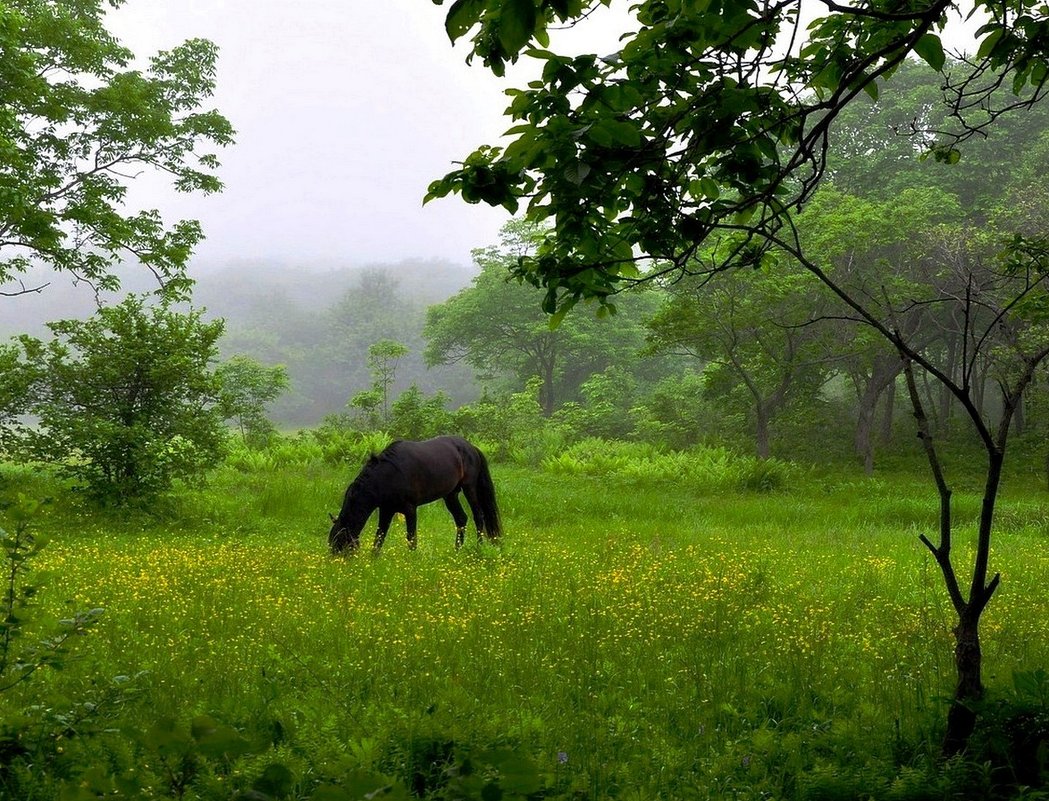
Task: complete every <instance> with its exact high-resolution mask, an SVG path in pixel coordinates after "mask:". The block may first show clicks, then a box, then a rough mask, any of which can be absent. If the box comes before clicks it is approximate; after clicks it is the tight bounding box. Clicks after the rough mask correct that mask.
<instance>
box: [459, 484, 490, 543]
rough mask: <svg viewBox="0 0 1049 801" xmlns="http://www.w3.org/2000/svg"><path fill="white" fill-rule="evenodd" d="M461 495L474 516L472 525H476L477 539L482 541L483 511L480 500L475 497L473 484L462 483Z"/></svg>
mask: <svg viewBox="0 0 1049 801" xmlns="http://www.w3.org/2000/svg"><path fill="white" fill-rule="evenodd" d="M463 495H465V496H466V502H467V503H468V504H469V505H470V512H471V513H472V514H473V516H474V525H475V526H477V541H478V542H483V541H484V525H485V523H484V512H482V511H481V501H480V499H479V498H478V497H477V488H476V487H474V485H473V484H469V483H467V484H463Z"/></svg>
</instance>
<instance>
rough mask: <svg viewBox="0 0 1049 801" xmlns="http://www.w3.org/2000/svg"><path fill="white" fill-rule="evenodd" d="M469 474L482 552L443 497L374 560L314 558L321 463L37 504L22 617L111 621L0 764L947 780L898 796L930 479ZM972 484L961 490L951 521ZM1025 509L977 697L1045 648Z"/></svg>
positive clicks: (1015, 500)
mask: <svg viewBox="0 0 1049 801" xmlns="http://www.w3.org/2000/svg"><path fill="white" fill-rule="evenodd" d="M494 476H495V481H496V485H497V489H498V492H499V500H500V505H501V509H502V514H503V518H504V528H505V531H506V534H505V538H504V541H503V542H502V544H501V545H499V546H493V545H490V544H483V545H479V544H476V543H474V542H472V540H471V539H469V538H468V541H467V547H465V548H464V549H463V550H462V551H460V552H456V551H455V550H454V547H453V545H454V527H453V525H452V522H451V520H450V518H449V517H448V515H447V512H446V511H445V509H444V507H443V505H442V504H436V505H432V506H429V507H425V508H424V509H421V510H420V519H419V549H418V550H417V551H415V552H409V551H408V549H407V547H406V545H405V542H404V536H403V523H402V522H400V521H398V522H396V523H395V524H394V528H393V529H392V530H391V532H390V536H389V538H388V539H387V543H386V548H385V549H384V551H383V553H382V555H381V556H379V557H377V558H376V557H373V556H371V555H370V554H368V553H362V554H358V555H356V556H354V557H350V558H332V557H330V556H329V555H328V553H327V547H326V534H327V528H328V524H327V520H328V518H327V513H328V512H335V511H337V507H338V504H339V501H340V497H341V491H342V489H343V487H344V486H345V483H346V482H347V481H348V479H349V478H350V477H351V476H350V475H349V473H348V471H347V470H346V469H345V468H344V467H333V466H328V465H325V464H313V465H310V466H308V467H305V468H304V467H301V466H294V465H292V466H286V467H279V466H271V467H269V468H267V469H260V470H255V471H245V470H243V469H241V470H238V469H234V468H232V467H227V468H224V469H223V470H220V471H219V472H218V474H217V475H216V476H215V477H214V479H213V481H212V482H211V484H210V485H209V486H208V488H206V489H187V490H185V491H184V492H182V493H181V494H179V495H178V496H177V497H176V498H174V499H168V500H165V501H163V502H162V504H161V505H160V506H159V507H155V508H154V509H152V510H149V511H139V512H135V513H132V514H128V513H126V512H123V513H119V514H118V513H115V512H110V513H106V512H88V511H86V510H85V509H81V508H79V507H78V506H77V503H78V502H77V501H76V500H71V499H70V497H69V496H68V495H62V494H60V495H56V500H55V502H53V503H51V504H50V505H48V506H46V507H45V509H44V510H43V511H42V512H41V513H40V516H39V519H38V520H37V522H36V526H37V527H38V528H39V529H40V530H41V531H42V532H46V533H49V534H51V535H53V536H54V540H53V542H52V543H51V544H50V545H49V546H48V547H47V548H46V549H45V550H44V551H42V552H41V554H40V555H39V556H38V557H37V558H36V564H35V568H36V569H37V570H38V571H41V572H42V573H43V576H44V577H43V578H42V579H41V580H39V581H38V582H37V583H38V584H39V585H40V587H41V591H40V599H39V601H38V609H37V616H38V617H40V618H48V617H51V618H58V617H61V616H63V615H64V614H67V609H68V608H69V607H75V608H96V607H98V608H103V609H104V610H105V612H104V614H103V615H102V617H101V619H100V622H99V623H98V624H97V625H96V626H95V627H94V629H93V631H92V633H91V634H90V636H88V637H86V638H84V639H83V640H82V641H81V642H80V643H78V647H77V649H76V655H77V658H76V659H75V660H74V661H72V662H71V663H70V664H68V665H67V666H66V668H65V669H64V670H63V671H61V672H59V671H42V674H41V675H40V676H38V677H36V678H34V680H33V681H32V682H26V683H24V684H23V685H21V686H20V687H18V688H16V690H15V691H14V692H11V693H6V694H5V695H4V696H3V699H2V702H3V703H5V704H12V705H14V706H18V705H19V704H25V703H26V702H27V700H29V699H30V697H31V695H32V694H35V695H37V696H39V695H41V694H42V693H44V694H45V696H46V698H47V699H48V700H47V701H46V702H45V703H46V704H48V705H49V706H48V708H49V709H52V710H54V713H55V714H58V713H59V712H61V713H62V714H69V715H71V716H72V717H71V722H70V724H69V726H68V729H67V730H66V731H65V732H64V733H62V734H60V735H59V739H60V740H61V742H59V743H58V744H57V747H56V749H55V754H56V755H57V756H55V757H54V764H53V765H51V767H50V768H49V771H50V772H48V773H47V778H46V779H45V778H44V777H43V773H41V774H40V775H38V776H37V777H36V778H35V782H36V783H35V784H34V780H33V777H32V776H30V777H28V778H27V777H26V776H22V777H21V779H20V780H19V781H20V783H19V786H20V787H22V788H25V787H32V788H35V792H38V793H39V797H40V798H47V797H54V795H56V794H57V795H60V797H62V798H99V797H155V798H168V797H171V798H201V799H205V798H208V799H210V798H234V797H241V798H285V797H286V798H304V799H305V798H317V799H335V798H366V797H368V798H371V797H389V798H396V797H409V795H410V794H414V795H415V796H418V797H433V798H474V797H476V798H482V797H483V798H486V799H489V798H526V797H527V798H539V797H546V798H577V799H604V798H625V799H656V798H664V799H679V798H680V799H691V798H696V799H700V798H712V799H713V798H740V799H744V798H747V799H749V798H754V799H757V798H812V799H815V798H861V797H866V798H898V799H904V798H928V797H940V796H936V795H921V794H920V792H925V791H926V790H927V789H928V787H929V783H930V781H933V779H931V778H930V777H929V775H927V773H926V772H925V769H924V768H923V767H921V766H922V765H924V764H925V763H924V762H923V761H922V756H923V755H925V754H927V753H929V751H930V749H933V748H935V744H936V741H937V737H938V733H939V729H940V727H941V725H942V720H943V717H944V711H945V707H944V702H943V697H944V696H946V695H948V694H949V693H950V691H951V689H952V680H953V666H952V662H951V649H952V637H951V634H950V625H951V621H952V615H953V612H952V610H951V609H950V607H949V604H948V602H947V600H946V597H945V592H944V591H943V588H942V581H941V578H940V575H939V573H938V570H937V568H936V566H935V564H934V563H933V561H932V559H931V557H930V556H929V554H928V553H927V552H926V551H925V549H924V548H923V547H922V546H921V545H920V544H919V542H918V534H919V533H922V532H930V531H931V530H932V529H933V527H934V526H935V523H936V505H935V497H934V493H933V490H932V487H931V485H930V484H929V482H928V481H927V480H925V477H924V475H923V474H921V473H920V472H918V471H917V470H915V471H914V472H908V471H901V472H898V473H895V474H888V475H885V476H882V477H879V478H874V479H865V478H861V477H858V476H857V477H854V478H851V479H847V478H841V477H839V478H837V479H835V480H833V481H831V480H829V479H827V478H825V477H820V476H817V475H815V474H812V475H809V474H802V473H800V472H799V475H798V476H797V477H796V479H795V480H793V481H791V482H790V483H789V485H788V486H784V487H782V488H781V489H778V490H775V491H771V492H755V491H745V490H739V489H730V488H724V487H722V488H719V489H717V490H716V491H706V490H704V488H703V487H702V486H699V485H697V484H695V483H684V484H677V483H675V482H669V481H666V480H658V481H655V480H647V479H645V478H643V477H642V478H637V477H623V476H620V475H613V474H606V475H603V476H600V475H587V474H579V473H578V472H576V473H572V474H568V475H566V474H565V473H564V472H559V471H557V470H554V469H551V467H550V466H549V465H548V466H547V467H546V468H544V467H541V466H537V467H534V468H527V467H522V466H512V467H511V466H503V465H495V466H494ZM978 503H979V496H978V494H977V493H975V492H972V493H966V492H964V491H959V492H958V494H957V512H956V513H957V515H958V516H959V518H960V519H962V520H967V519H970V518H975V515H976V512H977V507H978ZM1047 531H1049V495H1047V493H1046V492H1045V491H1044V489H1042V488H1040V487H1039V486H1038V485H1037V483H1036V482H1035V480H1034V478H1031V479H1029V480H1028V479H1025V478H1023V477H1022V476H1021V477H1019V478H1018V479H1017V480H1015V481H1013V482H1012V483H1011V484H1010V486H1009V487H1008V488H1007V490H1006V493H1005V498H1004V500H1003V504H1002V511H1001V515H1000V528H999V533H998V535H997V543H996V549H995V552H994V557H993V558H994V564H993V567H992V569H994V570H999V571H1001V573H1002V586H1001V589H1000V591H999V594H998V595H997V596H996V598H995V599H994V601H993V602H992V605H991V607H990V608H989V610H988V612H987V614H986V618H985V624H984V654H985V665H986V671H987V675H986V676H985V681H986V682H987V684H988V685H989V687H990V688H991V689H992V691H993V690H999V691H1001V692H1003V693H1004V692H1009V691H1010V688H1011V687H1012V686H1013V675H1014V673H1016V672H1019V673H1020V674H1030V672H1032V671H1035V670H1036V669H1037V668H1039V667H1044V666H1047V665H1049V638H1047V634H1049V593H1047V592H1046V591H1045V587H1046V586H1049V549H1047V548H1046V545H1047V540H1046V537H1047ZM366 534H367V531H366ZM965 539H966V538H965V537H964V536H963V537H959V542H958V548H959V550H964V548H965V547H966V543H965ZM45 691H46V692H45ZM62 710H66V711H62ZM69 710H80V711H79V712H76V711H69ZM201 732H204V733H203V734H202V733H201ZM209 737H210V738H211V739H210V740H209ZM216 738H217V739H216ZM209 742H210V743H211V745H210V746H209V745H208V743H209ZM216 743H218V745H215V744H216ZM76 763H81V764H84V763H90V764H92V765H99V766H105V767H104V769H102V768H99V769H98V771H97V772H96V773H90V772H89V773H88V774H85V773H84V772H82V771H77V770H73V769H72V768H71V767H69V766H71V765H73V764H76ZM63 765H66V766H67V767H66V769H63V767H62V766H63ZM30 772H31V769H30ZM85 776H86V778H85ZM492 777H496V778H497V779H498V782H496V781H494V780H493V778H492ZM941 778H942V777H941ZM474 779H476V782H475V784H471V783H470V782H471V781H473V780H474ZM966 781H974V782H975V781H978V779H977V778H972V777H969V779H966ZM499 782H501V783H499ZM909 782H910V783H911V784H913V785H914V787H915V788H917V787H919V786H920V787H923V788H925V790H922V791H919V790H916V789H915V790H913V792H911V790H910V789H908V788H909V787H910V784H909ZM12 786H13V785H12ZM355 788H356V789H355ZM471 788H473V789H471ZM485 788H487V789H485ZM376 791H379V794H378V795H369V794H370V793H374V792H376ZM475 792H476V794H471V793H475ZM122 793H123V794H122ZM238 793H239V794H240V795H238ZM250 793H255V795H250ZM486 793H487V794H486ZM908 793H911V794H910V795H908ZM49 794H50V795H49Z"/></svg>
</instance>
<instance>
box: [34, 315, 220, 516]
mask: <svg viewBox="0 0 1049 801" xmlns="http://www.w3.org/2000/svg"><path fill="white" fill-rule="evenodd" d="M48 327H49V328H50V329H51V331H52V333H53V334H54V335H55V338H54V339H53V340H51V341H50V342H47V343H43V342H40V341H39V340H35V339H32V338H30V337H23V338H22V345H23V348H24V349H25V352H26V356H27V360H28V361H29V362H30V363H32V364H34V365H36V367H37V369H38V370H39V374H40V376H41V377H40V382H39V390H38V394H37V396H36V397H35V398H34V403H33V406H32V409H31V411H32V412H33V413H35V414H36V415H37V416H38V417H39V418H40V429H39V430H38V431H33V432H29V434H28V435H27V443H28V447H29V453H30V455H31V456H32V457H34V458H37V459H40V460H43V461H48V462H52V463H55V464H57V465H58V466H59V469H60V471H61V472H64V473H65V474H67V475H70V476H72V477H73V478H74V479H76V480H77V481H79V482H81V483H82V484H83V485H84V486H85V487H86V489H87V490H88V492H89V493H90V494H91V495H92V496H93V497H94V498H96V499H97V500H99V501H102V502H114V503H122V502H125V501H127V500H130V499H133V498H141V497H145V496H150V495H155V494H157V493H159V492H162V491H164V490H166V489H168V488H169V487H170V486H171V484H172V482H173V481H174V480H175V479H180V478H181V479H192V478H196V477H198V476H199V475H200V474H201V473H202V472H203V471H205V470H206V469H207V468H209V467H211V466H213V465H214V464H216V463H217V462H218V461H219V460H220V459H221V458H222V456H223V453H224V449H225V445H226V430H225V428H224V426H223V421H222V415H221V413H220V412H219V411H217V409H216V408H215V405H214V404H215V402H216V401H217V400H218V397H219V390H220V384H219V382H218V380H217V379H216V378H215V375H214V373H213V372H212V371H211V369H210V363H211V362H212V360H213V359H214V358H215V355H216V353H217V347H216V343H217V341H218V338H219V337H220V336H221V335H222V331H223V324H222V321H213V322H204V321H203V319H202V318H201V312H199V311H192V312H189V313H181V312H176V311H173V310H171V309H170V308H169V307H168V305H167V304H166V303H165V304H161V305H158V306H153V307H147V306H146V304H145V301H144V300H143V299H141V298H137V297H134V296H129V297H128V298H126V299H125V300H124V301H123V302H122V303H120V304H119V305H117V306H111V307H107V308H102V309H99V310H98V312H96V314H95V315H94V316H93V317H92V318H91V319H89V320H64V321H61V322H57V323H50V324H49V325H48Z"/></svg>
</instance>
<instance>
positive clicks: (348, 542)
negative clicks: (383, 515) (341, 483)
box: [328, 484, 375, 554]
mask: <svg viewBox="0 0 1049 801" xmlns="http://www.w3.org/2000/svg"><path fill="white" fill-rule="evenodd" d="M373 511H375V504H374V503H373V502H370V501H369V499H368V498H367V497H366V496H365V494H364V493H361V492H360V491H359V488H358V487H356V486H355V485H354V484H351V485H350V486H349V487H348V488H347V490H346V497H345V498H344V499H343V502H342V510H341V511H340V512H339V516H338V517H335V516H331V531H329V532H328V547H329V548H331V552H332V553H333V554H336V553H340V552H341V551H343V550H345V549H346V548H349V549H350V550H351V551H356V550H357V548H359V547H360V544H361V531H362V530H363V529H364V524H365V523H367V522H368V518H369V517H370V516H371V513H372V512H373Z"/></svg>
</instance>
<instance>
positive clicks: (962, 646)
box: [943, 602, 983, 757]
mask: <svg viewBox="0 0 1049 801" xmlns="http://www.w3.org/2000/svg"><path fill="white" fill-rule="evenodd" d="M973 607H974V604H973V603H971V602H970V603H969V604H968V605H967V606H966V609H965V610H964V611H962V612H961V613H960V614H959V619H958V625H957V626H955V627H954V667H955V669H956V670H957V673H958V684H957V686H956V687H955V690H954V699H953V703H952V704H951V708H950V709H949V710H948V712H947V731H946V732H945V733H944V737H943V755H944V756H945V757H952V756H956V755H957V754H960V753H961V752H962V751H964V750H965V748H966V746H967V745H968V744H969V738H970V737H971V736H972V733H973V730H974V729H975V728H976V711H975V710H974V709H973V702H975V701H979V700H980V699H981V698H983V681H982V678H981V675H980V674H981V667H982V664H983V655H982V653H981V651H980V614H981V612H982V611H983V609H982V607H980V608H977V609H976V610H975V611H972V610H973Z"/></svg>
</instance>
